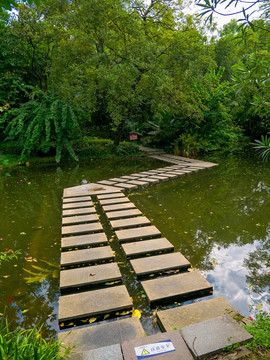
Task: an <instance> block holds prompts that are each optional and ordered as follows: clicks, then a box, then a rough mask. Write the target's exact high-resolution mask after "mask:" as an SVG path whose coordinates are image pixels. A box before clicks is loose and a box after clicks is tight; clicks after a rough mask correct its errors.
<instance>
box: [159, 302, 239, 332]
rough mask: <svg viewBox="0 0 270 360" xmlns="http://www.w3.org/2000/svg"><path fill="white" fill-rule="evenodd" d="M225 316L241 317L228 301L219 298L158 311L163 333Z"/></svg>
mask: <svg viewBox="0 0 270 360" xmlns="http://www.w3.org/2000/svg"><path fill="white" fill-rule="evenodd" d="M225 314H228V315H230V316H231V317H234V316H239V315H240V314H239V313H238V311H237V310H236V309H235V308H234V307H233V306H231V304H230V303H229V302H228V301H226V300H225V299H224V298H223V297H218V298H214V299H210V300H203V301H198V302H195V303H193V304H189V305H185V306H179V307H176V308H173V309H167V310H161V311H158V312H157V319H158V322H159V325H160V326H161V329H162V330H163V331H171V330H173V329H181V328H182V327H185V326H189V325H193V324H196V323H198V322H201V321H205V320H209V319H212V318H214V317H217V316H220V315H225Z"/></svg>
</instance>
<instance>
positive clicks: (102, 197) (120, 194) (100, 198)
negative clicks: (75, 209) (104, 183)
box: [97, 192, 126, 200]
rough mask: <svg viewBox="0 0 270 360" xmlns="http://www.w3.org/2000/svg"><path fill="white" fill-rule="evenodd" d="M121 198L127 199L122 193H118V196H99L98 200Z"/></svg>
mask: <svg viewBox="0 0 270 360" xmlns="http://www.w3.org/2000/svg"><path fill="white" fill-rule="evenodd" d="M121 197H126V195H125V194H123V193H121V192H120V193H116V194H106V195H98V196H97V198H98V200H102V199H113V198H121Z"/></svg>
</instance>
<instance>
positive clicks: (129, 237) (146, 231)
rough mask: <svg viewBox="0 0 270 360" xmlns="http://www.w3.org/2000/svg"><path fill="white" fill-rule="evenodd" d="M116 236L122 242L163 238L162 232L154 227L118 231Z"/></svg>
mask: <svg viewBox="0 0 270 360" xmlns="http://www.w3.org/2000/svg"><path fill="white" fill-rule="evenodd" d="M115 234H116V236H117V238H118V240H119V241H120V242H127V241H133V240H136V239H138V240H139V239H148V238H156V237H161V232H160V231H159V230H158V229H157V228H156V227H155V226H154V225H152V226H144V227H139V228H136V229H126V230H118V231H116V232H115Z"/></svg>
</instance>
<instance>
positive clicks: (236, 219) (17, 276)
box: [0, 157, 270, 336]
mask: <svg viewBox="0 0 270 360" xmlns="http://www.w3.org/2000/svg"><path fill="white" fill-rule="evenodd" d="M215 160H216V162H218V163H219V166H218V167H215V168H211V169H207V170H203V171H199V172H196V173H193V174H189V175H185V176H183V177H181V178H178V179H176V180H170V181H168V182H164V183H162V184H159V185H158V186H156V185H155V186H152V187H149V188H146V189H140V190H136V191H135V192H132V193H130V199H131V201H133V202H134V203H135V205H136V206H137V207H138V208H139V209H140V210H142V212H143V213H144V214H145V215H146V216H147V217H148V218H149V219H151V220H152V222H153V224H154V225H156V226H157V227H158V229H159V230H160V231H161V232H162V235H163V236H165V237H167V238H168V239H169V240H170V241H171V242H172V243H173V244H174V246H175V251H181V252H182V253H183V254H184V255H185V256H186V257H187V258H188V259H189V260H190V262H191V263H192V265H193V267H194V268H197V269H199V270H200V271H201V272H202V274H203V275H205V276H206V277H207V280H208V281H209V282H210V283H212V284H213V286H214V293H213V295H212V296H213V297H217V296H223V297H225V298H226V299H227V300H228V301H229V302H230V303H231V304H232V305H233V306H234V307H236V308H237V309H238V310H239V311H240V312H241V313H242V314H243V315H245V316H253V315H254V313H255V312H256V311H258V310H264V311H267V312H270V298H269V287H270V256H269V255H270V242H269V237H270V218H269V214H270V167H269V165H267V164H262V163H258V161H257V160H256V159H255V160H253V159H243V158H241V159H240V158H234V157H227V158H220V159H215ZM166 165H167V164H166V163H161V162H158V161H154V160H153V161H152V160H150V159H136V158H135V159H132V160H126V161H125V160H115V161H111V160H110V161H109V160H94V161H88V162H83V163H79V164H77V163H76V164H75V163H71V164H66V165H61V166H56V165H54V164H52V165H46V166H33V167H31V166H30V167H19V168H13V169H6V170H3V171H1V172H0V195H1V197H0V206H1V217H0V239H1V240H0V251H5V249H13V250H16V249H20V250H21V252H22V254H21V255H19V258H18V260H13V261H11V262H9V263H6V264H4V265H2V266H1V267H0V312H1V313H3V312H4V308H5V307H6V308H7V310H6V311H7V313H8V314H9V317H10V319H12V320H13V326H17V325H21V326H22V327H24V328H30V327H33V326H34V325H36V324H37V323H45V325H44V328H43V332H44V335H45V336H47V335H49V334H53V333H54V332H55V331H57V329H58V324H57V303H58V297H59V279H58V276H59V275H58V273H59V272H58V268H57V266H58V265H59V258H60V226H61V202H62V201H61V196H62V192H63V189H64V188H66V187H70V186H76V185H78V184H80V183H81V182H82V180H87V181H88V182H95V181H98V180H102V179H108V178H111V177H117V176H120V175H128V174H131V173H135V172H139V171H143V170H148V169H154V168H157V167H160V166H166ZM111 244H112V246H113V248H114V249H115V250H116V252H117V256H116V261H118V262H119V261H120V264H121V265H120V266H121V270H122V272H123V278H124V281H125V283H126V285H127V287H128V290H129V292H130V294H131V296H132V297H133V300H134V304H135V306H136V308H138V309H140V310H142V312H143V313H142V314H143V315H142V322H143V325H144V327H145V329H146V331H147V332H148V333H152V332H155V331H158V327H157V324H156V323H155V322H154V321H153V320H154V317H151V315H152V313H153V311H154V309H152V310H150V309H149V308H148V306H147V305H146V301H145V298H144V297H143V296H141V295H142V294H141V288H140V285H139V283H138V282H137V281H135V280H134V276H133V275H132V274H131V273H130V268H129V267H128V265H127V264H126V262H125V260H124V259H123V256H122V255H121V253H119V251H118V250H119V248H118V245H117V243H116V242H115V244H114V242H112V243H111ZM7 251H8V250H7ZM40 268H42V269H43V270H42V273H43V275H44V278H40V277H37V278H36V280H37V281H34V280H35V276H36V275H35V274H38V273H39V272H40ZM208 298H209V297H208ZM163 308H164V307H163Z"/></svg>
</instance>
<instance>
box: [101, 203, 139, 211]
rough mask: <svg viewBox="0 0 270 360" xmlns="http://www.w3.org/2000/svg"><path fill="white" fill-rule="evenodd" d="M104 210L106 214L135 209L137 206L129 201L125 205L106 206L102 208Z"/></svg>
mask: <svg viewBox="0 0 270 360" xmlns="http://www.w3.org/2000/svg"><path fill="white" fill-rule="evenodd" d="M102 208H103V210H104V211H105V212H107V211H117V210H128V209H135V208H136V206H135V205H134V204H133V203H132V202H131V201H129V202H128V203H124V204H117V205H104V206H102Z"/></svg>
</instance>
